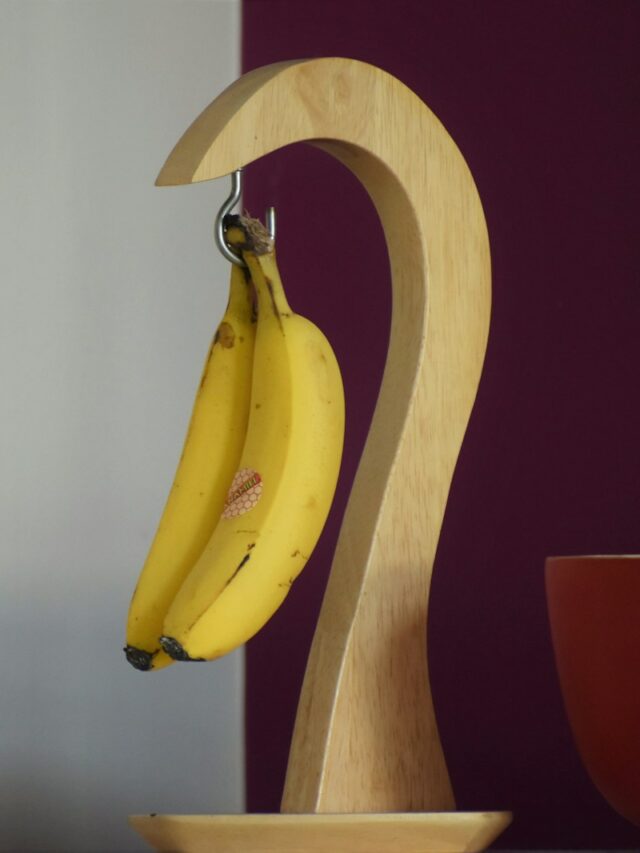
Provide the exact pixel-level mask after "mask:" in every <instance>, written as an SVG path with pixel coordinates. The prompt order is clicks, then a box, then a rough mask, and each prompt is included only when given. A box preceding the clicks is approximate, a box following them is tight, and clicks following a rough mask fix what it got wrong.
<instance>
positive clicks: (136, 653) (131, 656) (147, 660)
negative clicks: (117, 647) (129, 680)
mask: <svg viewBox="0 0 640 853" xmlns="http://www.w3.org/2000/svg"><path fill="white" fill-rule="evenodd" d="M124 653H125V655H126V658H127V660H128V661H129V663H130V664H131V666H133V667H135V668H136V669H139V670H141V671H142V672H148V671H149V670H150V669H153V654H152V653H151V652H145V651H144V650H143V649H138V648H136V647H135V646H125V647H124Z"/></svg>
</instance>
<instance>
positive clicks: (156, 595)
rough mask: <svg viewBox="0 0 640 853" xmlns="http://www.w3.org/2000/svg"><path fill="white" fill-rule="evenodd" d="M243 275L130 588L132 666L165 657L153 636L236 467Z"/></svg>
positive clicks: (244, 341)
mask: <svg viewBox="0 0 640 853" xmlns="http://www.w3.org/2000/svg"><path fill="white" fill-rule="evenodd" d="M255 321H256V316H255V294H254V289H253V285H252V283H251V280H250V278H249V276H248V274H247V273H246V272H245V270H243V269H242V268H241V267H239V266H237V265H235V264H233V265H232V270H231V281H230V286H229V302H228V305H227V309H226V312H225V314H224V317H223V318H222V321H221V323H220V325H219V326H218V329H217V331H216V334H215V337H214V339H213V342H212V344H211V348H210V350H209V354H208V356H207V359H206V362H205V366H204V370H203V373H202V379H201V381H200V386H199V388H198V392H197V395H196V399H195V402H194V406H193V411H192V414H191V420H190V423H189V429H188V431H187V436H186V438H185V442H184V448H183V451H182V456H181V458H180V461H179V463H178V468H177V471H176V474H175V478H174V481H173V486H172V488H171V491H170V493H169V496H168V499H167V502H166V505H165V507H164V511H163V513H162V517H161V519H160V523H159V525H158V529H157V532H156V534H155V538H154V540H153V542H152V545H151V549H150V551H149V554H148V556H147V559H146V562H145V564H144V566H143V568H142V572H141V574H140V578H139V580H138V584H137V586H136V588H135V591H134V593H133V597H132V600H131V605H130V608H129V615H128V619H127V645H126V647H125V650H124V651H125V654H126V656H127V659H128V660H129V662H130V663H131V664H132V665H133V666H134V667H136V668H137V669H142V670H149V669H161V668H162V667H164V666H167V665H168V664H170V663H173V660H172V658H170V657H169V656H168V655H167V654H166V653H165V652H164V651H163V650H162V649H161V648H160V644H159V637H160V634H161V632H162V622H163V619H164V616H165V613H166V611H167V609H168V607H169V604H170V603H171V601H172V599H173V597H174V595H175V594H176V592H177V591H178V589H179V587H180V584H181V583H182V581H183V580H184V578H185V577H186V576H187V574H188V572H189V571H190V570H191V568H192V567H193V565H194V564H195V562H196V560H197V559H198V557H199V556H200V554H201V552H202V550H203V548H204V547H205V545H206V544H207V542H208V541H209V538H210V536H211V533H212V531H213V529H214V528H215V526H216V524H217V522H218V519H219V518H220V515H221V513H222V510H223V507H224V501H225V498H226V495H227V491H228V489H229V483H230V482H231V480H232V478H233V475H234V473H235V471H236V469H237V467H238V461H239V459H240V454H241V452H242V447H243V444H244V439H245V434H246V430H247V423H248V416H249V404H250V398H251V372H252V367H253V348H254V341H255V329H256V322H255Z"/></svg>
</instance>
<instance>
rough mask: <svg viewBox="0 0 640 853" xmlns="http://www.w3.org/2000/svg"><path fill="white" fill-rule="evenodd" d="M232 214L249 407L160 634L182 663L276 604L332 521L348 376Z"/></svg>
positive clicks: (268, 250) (264, 246)
mask: <svg viewBox="0 0 640 853" xmlns="http://www.w3.org/2000/svg"><path fill="white" fill-rule="evenodd" d="M227 221H228V226H229V227H228V229H227V240H228V242H229V243H230V244H231V245H233V246H235V247H236V248H237V249H239V250H240V251H241V252H242V257H243V258H244V260H245V262H246V264H247V266H248V269H249V272H250V275H251V278H252V280H253V283H254V286H255V291H256V296H257V306H258V321H257V328H256V338H255V348H254V362H253V373H252V379H251V402H250V412H249V420H248V425H247V428H246V437H245V441H244V446H243V449H242V454H241V457H240V460H239V462H238V463H237V464H235V467H234V473H232V474H231V475H230V476H229V478H228V485H229V488H228V494H227V496H226V501H225V502H224V507H223V508H222V509H221V512H220V516H219V519H218V522H217V524H216V525H215V528H214V529H213V532H212V533H211V536H210V538H209V539H208V542H207V543H206V545H205V547H204V548H201V547H200V546H199V547H198V548H195V549H193V550H194V551H201V553H199V555H198V557H197V559H196V560H195V561H194V565H193V568H192V569H191V571H190V572H189V573H188V575H187V576H186V578H185V579H184V581H183V582H182V584H181V585H180V588H179V589H177V590H176V591H175V594H174V596H173V600H172V602H171V604H170V605H169V607H168V609H167V612H166V615H165V617H164V624H163V628H162V634H163V636H162V638H161V640H160V642H161V645H162V648H163V650H164V652H165V653H166V654H167V655H169V656H170V657H171V658H174V659H177V660H211V659H214V658H217V657H220V656H221V655H224V654H226V653H228V652H230V651H232V650H233V649H235V648H236V647H238V646H239V645H241V644H242V643H244V642H246V641H247V640H248V639H249V638H250V637H252V636H253V635H254V634H255V633H256V632H257V631H258V630H259V629H260V628H261V627H262V626H263V625H264V624H265V622H267V620H268V619H269V618H270V617H271V616H272V615H273V613H274V612H275V611H276V610H277V608H278V607H279V606H280V604H281V603H282V601H283V600H284V598H285V596H286V595H287V593H288V591H289V589H290V587H291V584H292V583H293V580H294V579H295V578H296V577H297V575H298V574H299V573H300V572H301V571H302V569H303V567H304V566H305V564H306V562H307V560H308V559H309V556H310V555H311V552H312V551H313V549H314V547H315V545H316V542H317V540H318V538H319V536H320V533H321V531H322V528H323V526H324V524H325V521H326V518H327V515H328V513H329V509H330V507H331V503H332V500H333V496H334V492H335V488H336V482H337V478H338V472H339V468H340V460H341V456H342V445H343V439H344V392H343V387H342V379H341V375H340V369H339V366H338V363H337V361H336V358H335V355H334V353H333V351H332V349H331V346H330V345H329V342H328V341H327V339H326V338H325V336H324V335H323V333H322V332H321V331H320V330H319V329H318V328H317V327H316V326H315V325H314V324H313V323H311V322H310V321H309V320H307V319H305V318H304V317H301V316H299V315H297V314H294V313H293V312H292V310H291V308H290V307H289V305H288V303H287V299H286V297H285V293H284V289H283V286H282V282H281V280H280V275H279V272H278V268H277V265H276V258H275V253H274V250H273V246H272V241H271V240H270V239H269V235H268V233H267V232H266V230H265V229H264V227H263V226H261V225H260V223H258V222H257V221H256V220H248V219H245V218H243V217H228V218H227ZM243 375H244V376H245V378H246V376H247V374H243ZM154 624H155V623H154Z"/></svg>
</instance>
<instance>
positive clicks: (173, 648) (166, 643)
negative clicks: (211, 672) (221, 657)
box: [160, 636, 204, 660]
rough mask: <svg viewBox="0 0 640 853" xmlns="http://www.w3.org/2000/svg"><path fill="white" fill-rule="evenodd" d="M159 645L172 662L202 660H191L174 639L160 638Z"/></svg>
mask: <svg viewBox="0 0 640 853" xmlns="http://www.w3.org/2000/svg"><path fill="white" fill-rule="evenodd" d="M160 645H161V646H162V648H163V650H164V651H165V652H166V653H167V654H168V655H169V657H170V658H173V659H174V660H204V658H192V657H191V655H189V654H188V653H187V652H186V651H185V650H184V648H183V647H182V645H181V643H179V642H178V640H176V639H175V637H164V636H163V637H160Z"/></svg>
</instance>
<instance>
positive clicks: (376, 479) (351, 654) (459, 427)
mask: <svg viewBox="0 0 640 853" xmlns="http://www.w3.org/2000/svg"><path fill="white" fill-rule="evenodd" d="M299 141H306V142H310V143H312V144H314V145H317V146H318V147H321V148H323V149H324V150H325V151H328V152H329V153H330V154H332V155H333V156H335V157H336V158H337V159H338V160H340V161H341V162H342V163H344V164H345V165H346V166H347V167H348V168H349V169H351V170H352V172H353V173H354V174H355V175H356V176H357V177H358V178H359V179H360V180H361V182H362V183H363V185H364V186H365V188H366V189H367V191H368V193H369V195H370V197H371V199H372V201H373V203H374V205H375V207H376V209H377V211H378V214H379V216H380V218H381V222H382V225H383V228H384V233H385V237H386V241H387V246H388V251H389V257H390V263H391V273H392V284H393V303H392V304H393V308H392V312H393V313H392V324H391V337H390V344H389V352H388V357H387V362H386V366H385V372H384V377H383V380H382V385H381V389H380V395H379V399H378V402H377V406H376V410H375V414H374V418H373V422H372V425H371V429H370V433H369V436H368V439H367V443H366V446H365V449H364V452H363V456H362V459H361V463H360V466H359V470H358V472H357V475H356V478H355V480H354V484H353V488H352V492H351V496H350V499H349V504H348V507H347V510H346V513H345V516H344V521H343V526H342V530H341V534H340V537H339V541H338V544H337V548H336V552H335V557H334V563H333V566H332V570H331V575H330V578H329V582H328V585H327V590H326V593H325V597H324V601H323V605H322V611H321V614H320V617H319V621H318V625H317V628H316V632H315V636H314V641H313V645H312V649H311V653H310V657H309V662H308V665H307V671H306V675H305V681H304V685H303V689H302V693H301V697H300V703H299V708H298V714H297V720H296V726H295V732H294V736H293V741H292V746H291V753H290V757H289V765H288V771H287V780H286V785H285V791H284V797H283V802H282V810H283V812H297V813H310V812H355V813H357V812H379V813H382V812H425V811H443V810H450V809H453V808H454V807H455V804H454V797H453V793H452V788H451V784H450V780H449V776H448V772H447V767H446V762H445V758H444V755H443V752H442V748H441V744H440V739H439V735H438V729H437V723H436V719H435V714H434V708H433V703H432V698H431V693H430V688H429V674H428V666H427V656H426V627H427V606H428V599H429V587H430V581H431V572H432V567H433V561H434V555H435V551H436V546H437V543H438V538H439V534H440V528H441V524H442V519H443V515H444V511H445V506H446V502H447V497H448V492H449V487H450V484H451V479H452V476H453V470H454V466H455V463H456V460H457V457H458V453H459V450H460V446H461V443H462V439H463V436H464V432H465V429H466V426H467V423H468V419H469V415H470V412H471V409H472V406H473V402H474V399H475V395H476V390H477V386H478V382H479V378H480V374H481V369H482V363H483V359H484V352H485V348H486V341H487V335H488V328H489V317H490V301H491V297H490V293H491V271H490V256H489V243H488V237H487V231H486V226H485V220H484V216H483V212H482V207H481V204H480V200H479V197H478V193H477V191H476V187H475V184H474V181H473V179H472V176H471V174H470V172H469V170H468V168H467V166H466V164H465V162H464V160H463V158H462V156H461V154H460V152H459V151H458V149H457V147H456V145H455V143H454V142H453V141H452V139H451V137H450V136H449V134H448V133H447V132H446V130H445V129H444V128H443V127H442V125H441V123H440V122H439V121H438V119H437V118H436V117H435V116H434V115H433V113H432V112H431V111H430V110H429V109H428V107H427V106H425V104H424V103H423V102H422V101H421V100H420V99H419V98H418V97H417V96H416V95H415V94H414V93H413V92H411V91H410V90H409V89H408V88H407V87H406V86H405V85H404V84H402V83H401V82H400V81H398V80H397V79H395V78H394V77H392V76H391V75H389V74H387V73H386V72H384V71H382V70H380V69H378V68H375V67H374V66H371V65H367V64H366V63H362V62H357V61H354V60H349V59H340V58H322V59H313V60H303V61H299V62H285V63H279V64H277V65H272V66H267V67H265V68H260V69H257V70H256V71H253V72H250V73H249V74H247V75H245V76H244V77H242V78H241V79H240V80H239V81H237V82H236V83H235V84H233V85H232V86H231V87H229V89H227V90H226V91H225V92H224V93H222V95H220V97H219V98H217V99H216V100H215V101H214V102H213V103H212V104H211V105H210V106H209V107H207V109H205V110H204V112H203V113H202V114H201V115H200V116H199V117H198V118H197V119H196V121H195V122H194V123H193V124H192V126H191V127H190V128H189V129H188V130H187V132H186V133H185V134H184V136H183V137H182V139H181V140H180V141H179V142H178V144H177V145H176V147H175V149H174V151H173V152H172V153H171V155H170V156H169V158H168V160H167V162H166V164H165V166H164V167H163V169H162V171H161V172H160V175H159V176H158V179H157V184H158V185H171V184H185V183H190V182H194V181H202V180H208V179H212V178H217V177H220V176H222V175H226V174H228V173H230V172H231V171H233V170H234V169H237V168H240V167H242V166H244V165H246V164H248V163H250V162H252V161H253V160H256V159H258V158H259V157H262V156H263V155H265V154H267V153H269V152H271V151H274V150H276V149H278V148H281V147H283V146H285V145H288V144H290V143H293V142H299ZM309 203H310V204H312V203H313V200H312V199H309ZM363 286H364V284H363ZM332 849H333V848H332ZM369 849H372V848H369ZM443 849H444V848H443Z"/></svg>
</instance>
